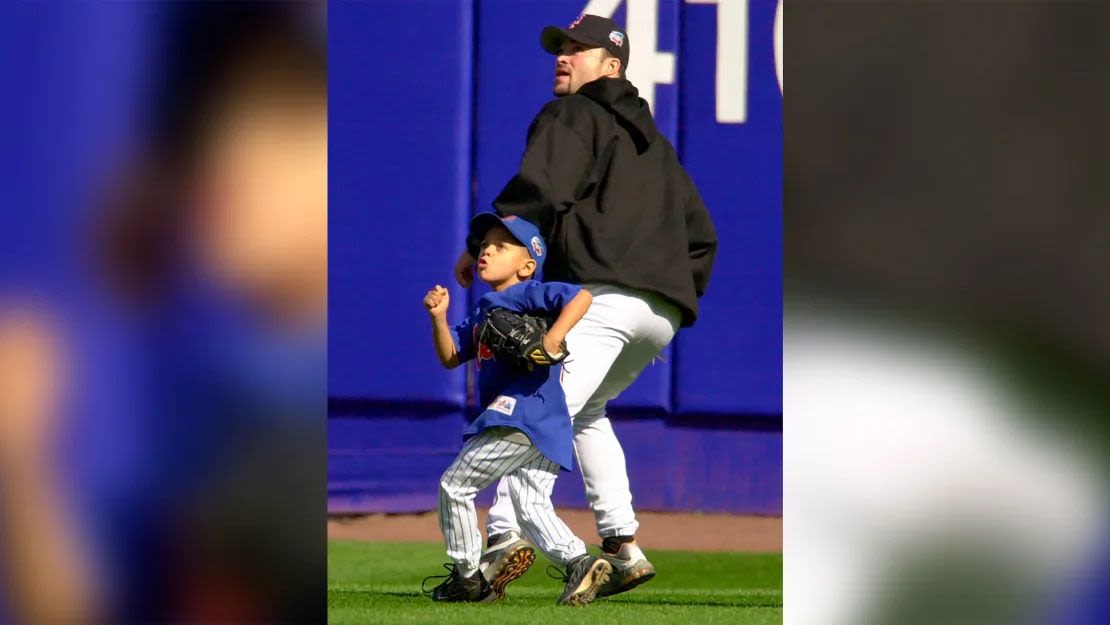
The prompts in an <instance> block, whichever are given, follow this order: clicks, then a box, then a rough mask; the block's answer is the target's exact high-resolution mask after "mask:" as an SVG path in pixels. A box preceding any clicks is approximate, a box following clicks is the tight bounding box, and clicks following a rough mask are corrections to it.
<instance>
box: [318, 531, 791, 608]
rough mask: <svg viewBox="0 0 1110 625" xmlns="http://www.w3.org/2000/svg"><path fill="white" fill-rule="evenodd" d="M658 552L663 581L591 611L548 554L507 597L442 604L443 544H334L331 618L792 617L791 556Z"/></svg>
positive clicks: (331, 547)
mask: <svg viewBox="0 0 1110 625" xmlns="http://www.w3.org/2000/svg"><path fill="white" fill-rule="evenodd" d="M591 551H594V550H591ZM649 555H650V557H651V561H652V563H653V564H655V568H656V571H657V572H658V574H657V575H656V577H655V579H654V580H652V581H651V582H649V583H647V584H644V585H643V586H641V587H639V588H637V589H635V590H633V591H631V592H627V593H623V594H620V595H616V596H613V597H607V598H604V599H598V600H596V601H594V602H593V603H591V604H590V605H589V606H586V607H585V608H572V607H566V606H557V605H555V599H556V598H558V596H559V594H560V592H561V591H562V584H561V583H560V582H558V581H557V580H553V579H549V578H548V577H547V575H546V574H545V572H544V569H545V568H546V566H547V564H548V563H547V560H546V559H545V558H544V557H543V556H540V555H538V554H537V558H536V564H535V565H534V566H533V567H532V569H531V570H530V571H529V572H528V574H527V575H525V576H524V577H523V578H521V579H519V580H517V581H516V582H513V583H512V584H510V585H509V587H508V588H507V590H506V594H507V596H506V598H505V600H504V601H501V602H498V603H493V604H442V603H434V602H432V600H431V599H429V598H427V597H426V596H424V595H423V593H421V592H420V581H421V580H422V579H423V578H424V577H425V576H428V575H439V574H440V573H444V572H445V571H444V570H443V568H442V567H441V566H440V564H441V563H442V562H444V561H445V560H446V557H445V556H444V553H443V547H442V546H441V545H436V544H427V543H360V542H349V541H331V542H329V543H328V622H329V623H331V624H340V625H341V624H345V623H352V624H355V623H357V624H365V623H397V624H406V623H446V624H448V625H472V624H473V625H490V624H491V623H496V625H508V624H510V623H528V624H530V625H548V624H559V623H585V622H609V623H617V622H620V623H632V624H642V625H647V624H649V623H650V624H651V625H657V624H664V623H674V624H676V625H677V624H682V625H686V624H688V623H740V624H744V625H748V624H753V625H754V624H756V623H782V554H778V553H775V554H751V553H693V552H684V551H660V550H654V549H653V550H651V552H650V554H649ZM430 585H431V584H429V586H430ZM618 619H619V620H618Z"/></svg>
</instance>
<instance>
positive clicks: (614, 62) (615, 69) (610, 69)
mask: <svg viewBox="0 0 1110 625" xmlns="http://www.w3.org/2000/svg"><path fill="white" fill-rule="evenodd" d="M605 63H606V68H605V73H606V74H607V75H610V76H620V75H621V60H620V59H618V58H614V57H609V58H607V59H605Z"/></svg>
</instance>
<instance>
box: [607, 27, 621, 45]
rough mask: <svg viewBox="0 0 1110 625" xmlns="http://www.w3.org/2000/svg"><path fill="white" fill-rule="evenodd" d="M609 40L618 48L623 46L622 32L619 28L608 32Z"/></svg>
mask: <svg viewBox="0 0 1110 625" xmlns="http://www.w3.org/2000/svg"><path fill="white" fill-rule="evenodd" d="M609 41H612V42H613V45H615V46H617V47H618V48H621V47H623V46H624V33H622V32H621V31H619V30H614V31H613V32H611V33H609Z"/></svg>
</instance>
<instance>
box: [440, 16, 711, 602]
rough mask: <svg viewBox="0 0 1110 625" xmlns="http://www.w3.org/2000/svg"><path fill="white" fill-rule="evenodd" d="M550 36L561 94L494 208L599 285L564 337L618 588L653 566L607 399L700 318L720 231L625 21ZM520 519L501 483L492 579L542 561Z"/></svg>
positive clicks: (546, 110) (467, 260)
mask: <svg viewBox="0 0 1110 625" xmlns="http://www.w3.org/2000/svg"><path fill="white" fill-rule="evenodd" d="M540 43H541V46H542V47H543V49H544V50H546V51H547V52H549V53H551V54H554V55H555V57H556V63H555V78H554V93H555V95H556V96H558V97H556V98H555V99H554V100H552V101H551V102H549V103H548V104H547V105H545V106H544V107H543V109H542V110H540V112H539V114H538V115H536V118H535V119H534V120H533V121H532V124H531V126H530V127H529V128H528V143H527V148H526V149H525V152H524V157H523V159H522V160H521V164H520V170H519V172H518V173H517V174H516V175H515V176H513V178H512V179H511V180H509V182H508V184H506V185H505V188H504V189H503V190H502V191H501V193H500V194H499V195H498V196H497V198H496V199H495V200H494V202H493V205H494V208H495V209H496V210H497V212H498V213H500V214H501V215H503V216H505V215H518V216H520V217H522V218H524V219H527V220H529V221H531V222H532V223H534V224H536V225H537V226H538V227H539V229H540V232H541V233H542V234H543V236H544V237H545V238H546V239H547V242H548V248H549V252H548V253H549V254H550V256H549V258H548V259H547V260H546V263H545V266H544V279H545V280H555V281H561V282H571V283H574V284H580V285H582V286H583V287H585V288H586V289H587V290H589V291H590V292H591V293H592V294H593V296H594V300H593V305H592V306H591V307H590V309H589V310H588V311H587V313H586V316H585V317H583V318H582V320H581V321H580V322H579V323H578V324H577V325H576V326H575V328H574V330H572V331H571V332H570V333H569V334H568V335H567V337H566V341H567V346H568V350H569V354H570V356H569V358H568V359H567V361H566V367H565V369H564V378H563V388H564V390H565V392H566V397H567V404H568V408H569V409H570V414H571V415H572V416H573V418H574V432H575V435H574V446H575V453H576V455H577V457H578V464H579V465H580V467H581V470H582V477H583V480H584V482H585V487H586V496H587V498H588V499H589V502H590V507H591V508H592V509H593V511H594V515H595V517H596V519H597V528H598V534H599V535H600V536H601V537H602V539H603V544H602V551H603V556H604V557H605V558H606V559H607V560H609V562H610V563H611V564H612V567H613V574H612V575H611V577H610V581H609V582H607V583H606V584H605V585H604V586H603V587H602V588H601V590H600V591H599V592H598V596H606V595H611V594H615V593H618V592H623V591H625V590H629V589H631V588H634V587H635V586H637V585H639V584H641V583H643V582H646V581H648V580H650V579H651V578H652V577H653V576H654V575H655V569H654V567H652V565H651V563H650V562H649V561H648V560H647V558H646V557H645V556H644V553H643V551H641V550H640V548H639V546H637V545H636V542H635V532H636V529H637V528H638V523H637V522H636V515H635V513H634V512H633V510H632V494H631V491H630V490H629V483H628V472H627V469H626V467H625V460H624V451H623V450H622V449H621V446H620V443H619V442H618V441H617V438H616V435H615V434H614V433H613V428H612V426H611V425H610V423H609V419H608V418H607V417H606V404H607V403H608V402H609V400H611V399H613V398H614V397H616V396H617V395H619V394H620V393H621V392H622V391H624V390H625V389H626V388H628V386H629V385H630V384H632V382H633V381H635V379H636V377H637V376H638V375H639V374H640V372H641V371H642V370H643V369H644V367H646V366H647V364H648V363H650V362H651V361H652V360H653V359H655V358H656V357H658V356H659V354H660V352H661V351H662V350H663V348H664V347H666V346H667V344H668V343H670V341H671V339H672V338H673V337H674V334H675V332H677V330H678V328H679V327H688V326H691V325H693V323H694V321H695V320H696V319H697V315H698V298H700V297H701V296H702V295H703V294H704V293H705V289H706V285H707V284H708V282H709V274H710V271H711V270H712V267H713V259H714V257H715V255H716V250H717V236H716V232H715V231H714V228H713V222H712V221H711V219H710V217H709V214H708V212H707V211H706V209H705V206H704V205H703V204H702V201H701V198H700V197H699V195H698V192H697V190H696V189H695V188H694V185H693V183H692V182H691V180H690V177H689V176H688V175H687V173H686V171H685V170H684V169H683V167H682V165H681V164H680V163H679V161H678V157H677V155H676V154H675V151H674V148H673V147H672V146H671V144H670V142H669V141H667V139H666V138H665V137H663V136H662V135H661V134H660V133H659V131H658V129H656V127H655V122H654V120H653V119H652V117H651V111H650V110H649V108H648V104H647V102H645V101H644V100H643V99H641V98H640V97H639V93H638V92H637V90H636V88H635V87H634V86H632V83H630V82H628V80H626V79H625V77H624V76H625V69H626V68H627V66H628V50H629V40H628V34H627V32H626V31H625V30H624V28H622V27H621V26H620V25H618V24H617V23H616V22H614V21H613V20H610V19H607V18H603V17H598V16H596V15H582V16H580V17H579V18H578V19H576V20H575V21H574V22H573V23H572V24H571V25H570V26H569V27H568V28H565V29H564V28H559V27H556V26H549V27H547V28H545V29H544V30H543V32H542V33H541V36H540ZM475 262H476V259H474V258H473V257H471V256H470V254H469V253H467V252H463V253H462V254H461V255H460V257H459V261H458V264H457V265H456V268H455V273H456V278H457V279H458V281H459V283H460V284H461V285H463V286H464V287H469V286H470V283H471V281H472V275H473V274H472V271H473V269H472V268H473V265H474V263H475ZM519 527H520V526H519V524H518V522H517V520H516V517H515V514H514V510H513V506H512V502H511V501H510V500H509V494H508V489H507V488H505V487H504V485H503V484H499V485H498V494H497V499H496V500H495V502H494V504H493V506H492V507H491V508H490V515H489V523H488V524H487V535H488V536H489V538H488V544H487V549H486V552H485V554H484V555H483V557H482V569H483V571H484V573H485V575H486V577H487V578H493V577H496V576H497V575H498V574H499V573H500V572H501V570H502V569H503V568H505V567H509V568H510V569H511V570H512V571H515V572H514V573H513V574H512V575H511V577H512V579H516V578H518V577H519V576H521V575H523V574H524V573H525V572H526V571H527V566H520V563H521V562H528V563H530V562H531V559H530V558H527V557H522V553H523V552H528V551H531V550H532V547H531V545H530V544H529V542H528V541H527V540H526V539H525V537H522V535H521V532H520V529H519ZM533 553H534V552H533ZM510 581H511V580H510Z"/></svg>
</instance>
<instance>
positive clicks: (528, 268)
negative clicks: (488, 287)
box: [478, 226, 536, 284]
mask: <svg viewBox="0 0 1110 625" xmlns="http://www.w3.org/2000/svg"><path fill="white" fill-rule="evenodd" d="M535 271H536V261H534V260H532V257H531V256H529V255H528V250H527V249H526V248H525V247H524V245H522V244H521V243H520V241H517V240H516V239H515V238H514V237H513V235H512V234H510V233H509V231H508V230H507V229H505V227H504V226H494V227H492V228H490V229H489V230H487V231H486V234H485V236H484V237H482V245H481V246H480V247H479V248H478V277H479V278H481V279H482V281H484V282H486V283H487V284H499V283H502V282H504V281H506V280H508V279H510V278H512V277H513V276H516V277H517V278H518V279H520V280H526V279H528V278H530V277H531V276H532V274H533V273H534V272H535Z"/></svg>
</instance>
